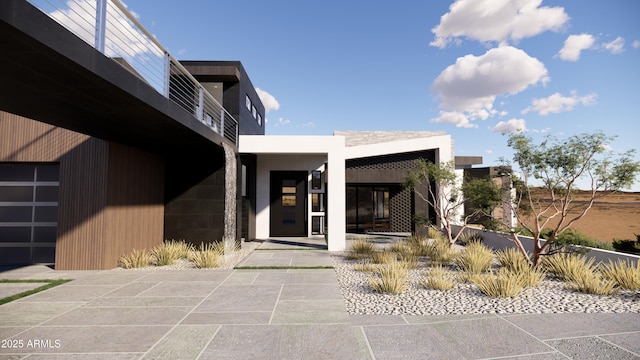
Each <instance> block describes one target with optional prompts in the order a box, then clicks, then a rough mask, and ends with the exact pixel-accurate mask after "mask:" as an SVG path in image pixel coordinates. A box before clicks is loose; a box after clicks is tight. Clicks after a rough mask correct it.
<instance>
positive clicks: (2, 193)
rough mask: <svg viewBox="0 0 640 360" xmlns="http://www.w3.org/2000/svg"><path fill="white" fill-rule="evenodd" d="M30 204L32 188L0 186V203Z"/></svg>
mask: <svg viewBox="0 0 640 360" xmlns="http://www.w3.org/2000/svg"><path fill="white" fill-rule="evenodd" d="M3 201H5V202H31V201H33V186H0V202H3Z"/></svg>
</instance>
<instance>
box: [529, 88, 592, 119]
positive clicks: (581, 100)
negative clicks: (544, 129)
mask: <svg viewBox="0 0 640 360" xmlns="http://www.w3.org/2000/svg"><path fill="white" fill-rule="evenodd" d="M597 98H598V95H597V94H595V93H591V94H588V95H584V96H578V94H577V93H576V92H575V91H572V92H571V95H570V96H562V95H561V94H560V93H555V94H553V95H551V96H549V97H546V98H541V99H533V102H532V103H531V106H529V107H528V108H526V109H524V110H522V113H523V114H526V113H528V112H529V111H535V112H537V113H538V114H540V115H549V114H557V113H560V112H564V111H571V110H573V108H574V107H575V106H577V105H584V106H590V105H593V104H595V103H596V99H597Z"/></svg>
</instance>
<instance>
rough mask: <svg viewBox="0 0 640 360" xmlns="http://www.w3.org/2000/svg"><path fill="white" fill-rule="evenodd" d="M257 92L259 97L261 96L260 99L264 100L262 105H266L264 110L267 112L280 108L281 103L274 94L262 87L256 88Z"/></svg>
mask: <svg viewBox="0 0 640 360" xmlns="http://www.w3.org/2000/svg"><path fill="white" fill-rule="evenodd" d="M256 93H258V97H259V98H260V101H262V105H264V111H265V112H266V113H268V112H269V111H271V110H278V109H280V103H279V102H278V100H276V98H275V97H274V96H273V95H271V94H269V93H268V92H266V91H264V90H262V89H260V88H256Z"/></svg>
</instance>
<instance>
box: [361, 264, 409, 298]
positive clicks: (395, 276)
mask: <svg viewBox="0 0 640 360" xmlns="http://www.w3.org/2000/svg"><path fill="white" fill-rule="evenodd" d="M408 279H409V270H408V269H407V267H406V266H405V265H404V264H402V263H398V262H393V263H391V264H386V265H384V266H380V268H378V269H377V270H376V271H375V272H374V274H373V275H372V276H371V277H370V278H369V286H371V288H372V289H373V290H374V291H376V292H379V293H389V294H401V293H402V292H404V291H405V290H406V289H407V285H408V281H409V280H408Z"/></svg>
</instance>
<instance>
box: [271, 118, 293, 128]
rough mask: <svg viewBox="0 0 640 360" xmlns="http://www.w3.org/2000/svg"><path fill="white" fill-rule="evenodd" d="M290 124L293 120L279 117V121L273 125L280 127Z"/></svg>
mask: <svg viewBox="0 0 640 360" xmlns="http://www.w3.org/2000/svg"><path fill="white" fill-rule="evenodd" d="M290 124H291V120H287V119H285V118H279V119H278V122H277V123H275V124H274V125H273V127H278V126H287V125H290Z"/></svg>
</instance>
